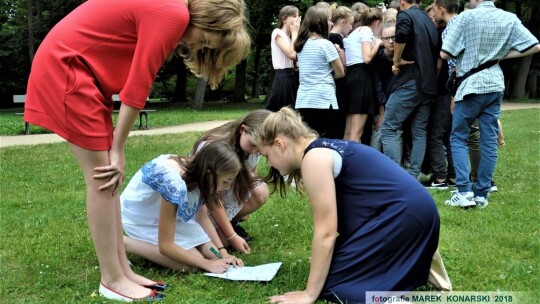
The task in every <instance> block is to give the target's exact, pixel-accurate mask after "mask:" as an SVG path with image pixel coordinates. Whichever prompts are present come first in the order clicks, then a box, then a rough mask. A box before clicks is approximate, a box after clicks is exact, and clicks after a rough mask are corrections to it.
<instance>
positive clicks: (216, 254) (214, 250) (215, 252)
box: [210, 247, 223, 259]
mask: <svg viewBox="0 0 540 304" xmlns="http://www.w3.org/2000/svg"><path fill="white" fill-rule="evenodd" d="M210 251H211V252H212V253H213V254H214V255H215V256H217V257H218V259H223V256H222V255H221V254H220V253H219V251H217V250H216V248H214V247H210Z"/></svg>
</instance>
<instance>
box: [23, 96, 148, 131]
mask: <svg viewBox="0 0 540 304" xmlns="http://www.w3.org/2000/svg"><path fill="white" fill-rule="evenodd" d="M112 100H113V101H120V97H119V96H118V94H114V95H113V96H112ZM146 100H148V99H146ZM25 102H26V95H13V103H25ZM150 112H156V110H149V109H144V110H141V111H140V112H139V130H148V113H150ZM114 113H118V111H117V110H115V111H114ZM15 115H24V112H23V113H15ZM143 117H144V119H145V121H144V128H143ZM29 134H30V124H29V123H27V122H26V121H25V122H24V135H29Z"/></svg>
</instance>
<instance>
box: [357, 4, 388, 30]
mask: <svg viewBox="0 0 540 304" xmlns="http://www.w3.org/2000/svg"><path fill="white" fill-rule="evenodd" d="M382 20H383V14H382V12H381V10H380V9H378V8H374V7H370V8H368V9H366V10H364V11H363V12H362V13H361V14H360V20H359V22H360V26H363V25H365V26H370V25H371V24H372V23H373V22H375V21H381V22H382Z"/></svg>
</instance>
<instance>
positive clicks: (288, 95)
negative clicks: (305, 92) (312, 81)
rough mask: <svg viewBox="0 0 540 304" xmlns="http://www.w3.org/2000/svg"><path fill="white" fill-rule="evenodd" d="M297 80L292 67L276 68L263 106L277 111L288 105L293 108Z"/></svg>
mask: <svg viewBox="0 0 540 304" xmlns="http://www.w3.org/2000/svg"><path fill="white" fill-rule="evenodd" d="M297 91H298V81H297V80H296V76H295V74H294V69H293V68H288V69H280V70H276V75H275V76H274V82H273V83H272V90H271V91H270V93H269V94H268V101H267V103H266V106H265V108H266V109H267V110H270V111H273V112H277V111H279V109H281V108H282V107H287V106H290V107H291V108H293V109H294V104H295V103H296V92H297Z"/></svg>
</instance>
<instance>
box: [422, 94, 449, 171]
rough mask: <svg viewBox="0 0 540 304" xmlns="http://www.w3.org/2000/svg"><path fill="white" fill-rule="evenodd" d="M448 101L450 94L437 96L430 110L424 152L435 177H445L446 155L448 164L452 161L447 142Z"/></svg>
mask: <svg viewBox="0 0 540 304" xmlns="http://www.w3.org/2000/svg"><path fill="white" fill-rule="evenodd" d="M450 102H451V97H450V95H443V96H437V99H436V101H435V104H433V107H432V111H431V117H430V123H429V131H428V138H427V151H426V152H427V158H428V159H429V164H430V167H431V173H432V174H433V178H435V179H446V177H447V173H448V172H447V162H446V159H447V156H448V158H449V161H448V166H449V165H450V164H451V163H452V160H451V153H452V152H451V151H450V150H451V149H450V142H449V138H450V131H451V129H452V113H451V112H450Z"/></svg>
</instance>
